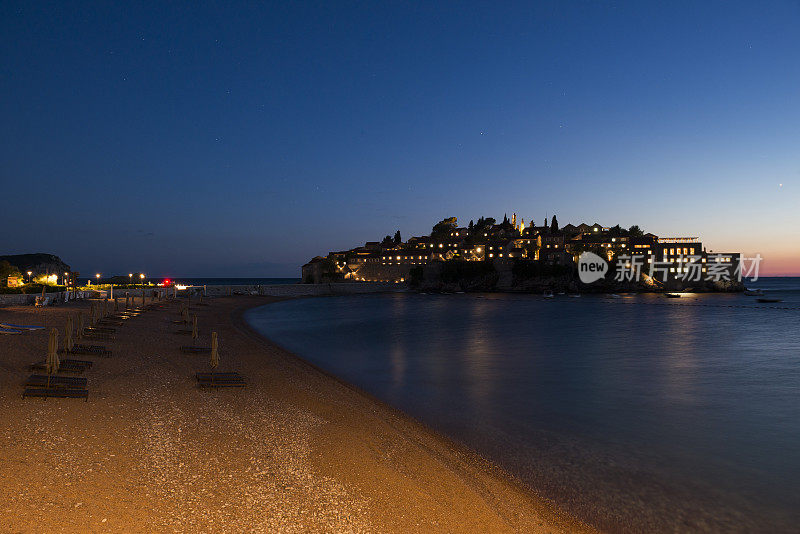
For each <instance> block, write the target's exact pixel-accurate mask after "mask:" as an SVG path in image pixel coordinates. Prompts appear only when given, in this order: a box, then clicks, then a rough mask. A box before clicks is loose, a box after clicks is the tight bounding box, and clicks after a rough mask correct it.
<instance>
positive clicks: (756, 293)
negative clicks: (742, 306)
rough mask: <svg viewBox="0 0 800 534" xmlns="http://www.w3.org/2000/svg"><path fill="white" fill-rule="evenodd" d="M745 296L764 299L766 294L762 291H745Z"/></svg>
mask: <svg viewBox="0 0 800 534" xmlns="http://www.w3.org/2000/svg"><path fill="white" fill-rule="evenodd" d="M744 294H745V295H747V296H748V297H762V296H764V292H763V291H762V290H760V289H745V290H744Z"/></svg>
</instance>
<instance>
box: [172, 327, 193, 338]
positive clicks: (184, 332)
mask: <svg viewBox="0 0 800 534" xmlns="http://www.w3.org/2000/svg"><path fill="white" fill-rule="evenodd" d="M173 334H177V335H181V336H191V335H192V331H191V330H190V329H188V328H184V329H182V330H175V332H173Z"/></svg>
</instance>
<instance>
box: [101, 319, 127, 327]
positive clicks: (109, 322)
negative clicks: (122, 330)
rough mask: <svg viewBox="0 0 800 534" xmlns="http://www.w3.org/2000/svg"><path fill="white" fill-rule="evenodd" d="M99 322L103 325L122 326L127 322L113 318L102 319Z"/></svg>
mask: <svg viewBox="0 0 800 534" xmlns="http://www.w3.org/2000/svg"><path fill="white" fill-rule="evenodd" d="M97 324H100V325H103V326H122V325H123V324H125V323H123V322H122V321H115V320H113V319H100V320H99V321H97Z"/></svg>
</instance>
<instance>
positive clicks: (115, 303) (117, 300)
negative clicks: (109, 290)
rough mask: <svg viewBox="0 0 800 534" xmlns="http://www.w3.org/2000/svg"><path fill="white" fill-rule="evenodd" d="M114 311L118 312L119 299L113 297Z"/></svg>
mask: <svg viewBox="0 0 800 534" xmlns="http://www.w3.org/2000/svg"><path fill="white" fill-rule="evenodd" d="M114 311H119V299H118V298H117V297H114Z"/></svg>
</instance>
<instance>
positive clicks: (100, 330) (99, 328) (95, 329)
mask: <svg viewBox="0 0 800 534" xmlns="http://www.w3.org/2000/svg"><path fill="white" fill-rule="evenodd" d="M83 331H84V333H86V332H93V333H94V332H96V333H98V334H113V333H114V332H116V331H117V329H116V328H109V327H107V326H87V327H86V328H84V329H83Z"/></svg>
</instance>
